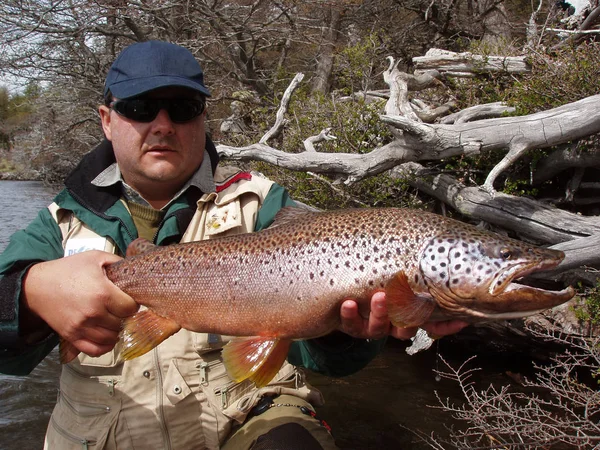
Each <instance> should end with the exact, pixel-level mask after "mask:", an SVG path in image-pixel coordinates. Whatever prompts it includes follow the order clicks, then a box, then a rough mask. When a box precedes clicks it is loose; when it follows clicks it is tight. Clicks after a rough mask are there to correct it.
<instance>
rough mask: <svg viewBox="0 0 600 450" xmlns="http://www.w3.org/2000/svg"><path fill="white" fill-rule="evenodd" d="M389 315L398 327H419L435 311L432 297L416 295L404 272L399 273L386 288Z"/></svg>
mask: <svg viewBox="0 0 600 450" xmlns="http://www.w3.org/2000/svg"><path fill="white" fill-rule="evenodd" d="M385 297H386V302H387V309H388V314H389V316H390V320H391V321H392V324H394V325H395V326H397V327H402V328H404V327H414V326H419V325H421V324H423V323H425V322H427V320H428V319H429V317H430V316H431V313H432V312H433V310H434V309H435V302H434V301H433V298H432V297H431V296H428V295H426V294H416V293H415V292H414V291H413V290H412V288H411V287H410V284H409V282H408V278H407V277H406V274H405V273H404V272H398V273H397V274H396V276H394V278H392V279H391V280H390V281H389V282H388V284H387V285H386V286H385Z"/></svg>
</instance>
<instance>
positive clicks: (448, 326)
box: [421, 320, 469, 338]
mask: <svg viewBox="0 0 600 450" xmlns="http://www.w3.org/2000/svg"><path fill="white" fill-rule="evenodd" d="M468 325H469V324H468V323H467V322H464V321H462V320H446V321H443V322H429V323H426V324H423V325H422V326H421V328H423V329H424V330H425V331H427V333H429V335H430V336H431V337H432V338H439V337H442V336H447V335H449V334H454V333H458V332H459V331H460V330H462V329H463V328H464V327H466V326H468Z"/></svg>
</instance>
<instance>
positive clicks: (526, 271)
mask: <svg viewBox="0 0 600 450" xmlns="http://www.w3.org/2000/svg"><path fill="white" fill-rule="evenodd" d="M563 258H564V255H560V257H559V258H555V259H545V260H542V261H537V262H533V263H531V264H526V265H520V266H513V267H510V268H508V269H507V270H506V271H504V272H502V273H501V274H499V275H498V277H497V280H495V281H494V282H493V283H492V284H491V287H490V290H489V294H490V296H491V297H490V299H489V300H490V301H489V302H486V303H487V306H488V307H489V309H488V310H487V311H485V312H482V311H480V312H479V313H476V315H479V316H481V317H485V318H488V319H515V318H519V317H525V316H528V315H531V314H535V313H538V312H540V311H543V310H545V309H549V308H552V307H554V306H557V305H560V304H562V303H564V302H566V301H568V300H570V299H571V298H573V296H574V295H575V290H574V289H573V288H572V287H571V286H568V287H566V288H564V289H562V290H549V289H543V288H540V287H535V286H530V285H528V284H525V283H524V282H523V279H524V278H525V277H527V276H528V275H531V274H532V273H537V272H542V271H544V270H548V269H553V268H554V267H556V266H558V265H559V264H560V262H561V261H562V260H563ZM473 313H475V312H473Z"/></svg>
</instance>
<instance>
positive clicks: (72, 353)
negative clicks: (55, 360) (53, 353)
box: [58, 338, 80, 364]
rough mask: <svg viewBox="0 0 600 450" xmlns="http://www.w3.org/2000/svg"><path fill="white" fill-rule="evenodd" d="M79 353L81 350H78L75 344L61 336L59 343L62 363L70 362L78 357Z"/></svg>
mask: <svg viewBox="0 0 600 450" xmlns="http://www.w3.org/2000/svg"><path fill="white" fill-rule="evenodd" d="M79 353H80V352H79V350H77V349H76V348H75V346H74V345H73V344H71V343H70V342H69V341H67V340H66V339H63V338H60V341H59V343H58V354H59V357H60V363H61V364H67V363H70V362H71V361H73V360H74V359H75V358H76V357H77V355H79Z"/></svg>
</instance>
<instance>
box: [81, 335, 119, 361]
mask: <svg viewBox="0 0 600 450" xmlns="http://www.w3.org/2000/svg"><path fill="white" fill-rule="evenodd" d="M72 344H73V346H74V347H75V348H76V349H77V350H79V351H80V352H83V353H85V354H86V355H88V356H93V357H98V356H102V355H104V354H105V353H108V352H110V351H111V350H112V349H113V348H114V347H115V346H114V344H113V345H100V344H97V343H95V342H92V341H88V340H87V339H79V340H77V341H74V342H73V343H72Z"/></svg>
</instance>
